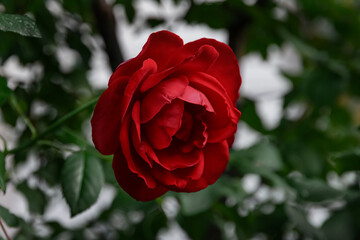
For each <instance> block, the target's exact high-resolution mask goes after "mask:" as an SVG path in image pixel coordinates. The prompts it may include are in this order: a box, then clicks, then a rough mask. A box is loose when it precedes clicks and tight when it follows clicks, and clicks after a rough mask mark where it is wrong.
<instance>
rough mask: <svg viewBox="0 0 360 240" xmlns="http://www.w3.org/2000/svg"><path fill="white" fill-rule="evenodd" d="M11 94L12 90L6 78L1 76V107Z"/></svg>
mask: <svg viewBox="0 0 360 240" xmlns="http://www.w3.org/2000/svg"><path fill="white" fill-rule="evenodd" d="M10 95H11V90H10V89H9V88H8V86H7V83H6V79H5V78H3V77H1V76H0V107H1V106H2V105H3V104H4V103H5V102H6V101H7V99H8V98H9V97H10Z"/></svg>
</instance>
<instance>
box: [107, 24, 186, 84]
mask: <svg viewBox="0 0 360 240" xmlns="http://www.w3.org/2000/svg"><path fill="white" fill-rule="evenodd" d="M182 46H183V40H182V39H181V38H180V37H179V36H177V35H176V34H174V33H171V32H168V31H159V32H155V33H152V34H151V35H150V36H149V38H148V40H147V42H146V43H145V45H144V47H143V49H142V50H141V52H140V53H139V55H137V56H136V57H135V58H132V59H130V60H128V61H126V62H124V63H122V64H120V65H119V66H118V67H117V69H116V70H115V72H114V74H113V75H112V76H111V78H110V80H109V85H110V84H111V83H112V82H113V81H115V80H116V79H118V78H119V77H121V76H131V75H133V74H134V72H136V71H137V70H138V69H139V68H141V65H142V64H143V62H144V61H145V59H148V58H151V59H153V60H154V61H155V62H156V63H157V66H158V70H159V71H162V70H164V69H165V68H167V67H168V65H169V61H170V60H171V59H170V58H169V56H174V52H175V51H177V49H179V48H181V47H182Z"/></svg>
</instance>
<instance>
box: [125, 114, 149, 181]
mask: <svg viewBox="0 0 360 240" xmlns="http://www.w3.org/2000/svg"><path fill="white" fill-rule="evenodd" d="M130 126H131V116H130V115H126V116H125V119H124V121H123V123H122V125H121V128H120V145H121V150H122V153H123V154H124V157H125V159H126V162H127V165H128V168H129V169H130V170H131V171H132V172H133V173H135V174H137V175H138V176H139V177H141V178H142V179H144V181H145V183H146V185H147V186H148V187H149V188H154V187H156V181H155V179H154V178H153V177H152V176H151V174H150V170H149V169H150V167H149V166H147V165H146V164H145V160H144V159H142V158H141V157H140V156H139V155H138V154H137V153H136V151H135V150H134V149H133V146H131V145H130V139H129V138H130Z"/></svg>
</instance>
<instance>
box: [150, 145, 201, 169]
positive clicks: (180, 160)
mask: <svg viewBox="0 0 360 240" xmlns="http://www.w3.org/2000/svg"><path fill="white" fill-rule="evenodd" d="M201 154H202V153H201V150H200V149H194V150H193V151H191V152H188V153H183V152H182V151H181V149H180V148H179V144H178V143H176V142H175V141H174V142H173V143H172V144H171V145H170V147H168V148H166V149H163V150H159V151H156V155H157V157H158V159H159V164H160V165H161V166H162V167H163V168H165V169H167V170H170V171H171V170H175V169H178V168H186V167H192V166H194V165H196V164H197V163H198V162H199V161H200V155H201Z"/></svg>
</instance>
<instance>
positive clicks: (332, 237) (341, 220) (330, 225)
mask: <svg viewBox="0 0 360 240" xmlns="http://www.w3.org/2000/svg"><path fill="white" fill-rule="evenodd" d="M351 218H352V216H351V211H349V209H346V208H345V209H344V210H341V211H338V212H335V213H333V215H332V216H331V217H330V218H329V219H328V220H327V221H326V222H325V223H324V225H323V226H322V230H323V232H324V234H325V236H326V239H328V240H337V239H355V236H354V233H355V232H356V228H355V227H354V223H353V221H352V220H351Z"/></svg>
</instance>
